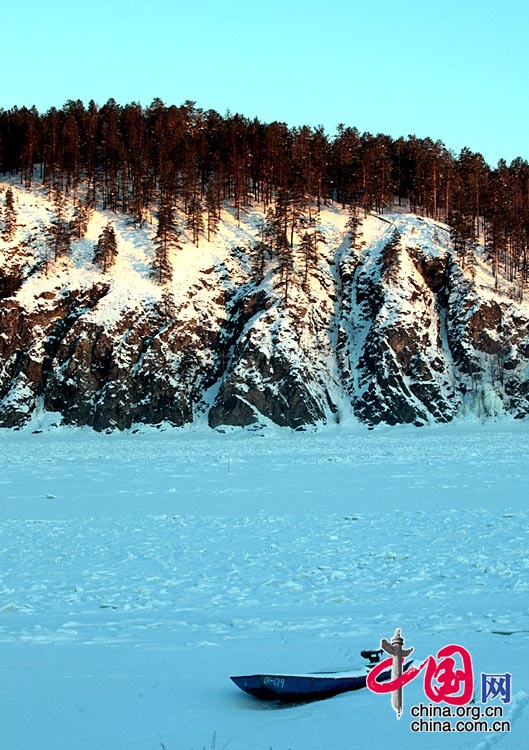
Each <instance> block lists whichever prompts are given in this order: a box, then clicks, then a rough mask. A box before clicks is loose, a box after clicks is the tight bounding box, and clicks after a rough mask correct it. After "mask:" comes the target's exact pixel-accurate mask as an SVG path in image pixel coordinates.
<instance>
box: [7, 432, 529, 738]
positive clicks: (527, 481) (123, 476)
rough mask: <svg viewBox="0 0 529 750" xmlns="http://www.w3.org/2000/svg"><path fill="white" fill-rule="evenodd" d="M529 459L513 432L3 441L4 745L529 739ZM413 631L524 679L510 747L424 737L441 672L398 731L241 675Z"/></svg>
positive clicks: (527, 442) (291, 667)
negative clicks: (275, 691)
mask: <svg viewBox="0 0 529 750" xmlns="http://www.w3.org/2000/svg"><path fill="white" fill-rule="evenodd" d="M33 427H35V425H33ZM528 453H529V429H528V427H527V424H525V423H516V422H508V421H505V422H500V423H497V424H489V425H480V424H477V423H475V424H472V423H469V422H462V421H460V422H456V423H454V424H451V425H447V426H439V427H428V428H423V429H417V428H412V427H399V428H391V429H390V428H378V429H375V430H373V431H369V430H367V429H365V428H360V427H358V428H354V427H351V428H345V427H342V428H339V427H337V428H336V429H329V430H326V431H325V432H316V433H305V434H298V433H291V432H289V431H284V430H273V429H268V430H264V431H261V432H254V433H252V432H248V431H243V430H234V431H232V432H227V433H224V434H220V433H217V432H213V431H206V430H205V429H204V430H203V429H200V428H198V429H189V430H167V431H165V432H164V431H160V430H154V429H153V430H145V429H142V430H141V431H138V432H136V433H135V432H132V431H131V432H128V433H115V434H108V435H106V434H96V433H93V432H91V431H90V430H88V429H77V430H74V429H65V428H61V429H55V430H53V429H51V430H48V429H47V428H45V427H44V429H43V432H37V433H33V432H32V431H31V430H30V429H28V430H25V431H20V432H8V431H2V432H0V498H1V499H0V664H1V665H2V669H1V674H2V679H1V680H0V706H1V709H0V715H1V720H0V746H1V747H2V748H9V750H29V749H30V748H31V749H32V750H33V748H38V750H66V749H67V748H68V750H70V749H71V748H75V749H76V750H77V749H82V748H87V749H88V748H90V750H92V749H93V750H129V749H130V750H151V749H152V750H159V748H161V747H162V746H163V747H165V748H166V750H189V749H190V748H194V749H195V750H201V749H202V748H204V747H205V748H211V747H215V748H217V749H218V748H229V749H230V750H268V748H270V747H272V748H273V750H288V749H289V748H290V749H291V750H324V749H325V748H333V750H346V749H348V748H352V747H355V746H358V747H365V746H368V745H369V746H370V747H372V748H375V749H377V748H383V747H388V746H391V747H394V748H399V749H402V748H408V747H409V748H422V747H435V748H437V747H441V746H442V747H445V746H446V747H450V748H482V749H483V750H485V748H490V747H498V748H513V749H515V748H523V747H524V746H525V743H526V741H527V736H528V732H529V690H528V689H527V670H528V668H529V544H528V531H529V514H528V510H527V497H528V494H529V464H528V462H527V455H528ZM397 627H400V628H402V630H403V634H404V636H405V638H406V643H407V645H413V646H414V647H415V654H416V655H417V657H418V658H424V657H425V656H427V655H428V654H435V653H436V652H437V651H438V650H439V649H440V648H442V647H443V646H445V645H447V644H449V643H456V644H461V645H463V646H464V647H466V648H467V649H468V650H469V651H470V653H471V654H472V657H473V660H474V669H475V672H476V673H479V672H481V671H486V672H491V673H492V672H494V673H504V672H506V671H509V672H511V673H512V676H513V677H512V684H513V701H512V703H511V704H510V705H507V706H505V712H504V718H506V719H508V720H510V721H511V722H512V731H511V733H510V734H470V733H468V734H456V733H453V734H450V735H443V734H440V733H430V734H424V733H423V734H413V733H412V732H411V730H410V715H409V708H410V707H411V706H412V705H414V704H418V703H419V702H420V701H421V700H422V701H425V697H424V693H423V690H422V682H421V680H420V679H417V680H415V681H414V682H412V683H411V684H410V685H409V686H407V687H406V688H405V690H404V701H405V707H404V715H403V717H402V719H401V721H400V722H397V721H396V719H395V714H394V712H393V711H392V710H391V707H390V704H389V698H387V697H386V696H377V695H374V694H371V693H370V692H368V691H367V690H361V691H359V692H356V693H348V694H344V695H342V696H339V697H336V698H332V699H330V700H327V701H322V702H317V703H311V704H307V705H302V706H294V707H291V708H288V709H282V710H277V709H275V708H274V707H273V706H270V705H268V704H264V703H260V702H259V701H257V700H255V699H252V698H250V697H249V696H246V695H244V694H243V693H242V692H241V691H239V690H238V689H237V688H236V687H235V686H234V685H233V684H232V683H231V682H230V680H229V675H230V674H248V673H255V672H274V671H275V672H299V671H301V672H307V671H315V670H320V669H333V668H335V669H347V668H352V667H354V666H357V665H358V663H359V662H360V659H359V656H358V655H359V652H360V651H361V650H362V649H364V648H376V647H378V644H379V641H380V638H381V637H390V636H391V635H392V634H393V632H394V630H395V628H397ZM478 700H479V699H478Z"/></svg>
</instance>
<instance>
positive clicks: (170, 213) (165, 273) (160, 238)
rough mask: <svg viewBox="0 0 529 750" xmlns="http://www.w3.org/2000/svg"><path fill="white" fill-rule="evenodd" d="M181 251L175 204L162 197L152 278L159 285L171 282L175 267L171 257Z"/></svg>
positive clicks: (155, 240)
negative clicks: (176, 251) (174, 252)
mask: <svg viewBox="0 0 529 750" xmlns="http://www.w3.org/2000/svg"><path fill="white" fill-rule="evenodd" d="M180 249H181V242H180V231H179V230H178V228H177V226H176V219H175V214H174V208H173V204H172V201H171V199H170V198H168V197H167V196H162V197H161V198H160V205H159V207H158V228H157V231H156V237H155V239H154V260H153V266H152V276H153V278H154V280H155V281H156V283H157V284H160V285H163V284H167V283H168V282H169V281H171V279H172V276H173V267H172V264H171V259H170V255H171V252H172V251H174V250H180Z"/></svg>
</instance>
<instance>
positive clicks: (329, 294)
mask: <svg viewBox="0 0 529 750" xmlns="http://www.w3.org/2000/svg"><path fill="white" fill-rule="evenodd" d="M370 221H371V222H372V226H375V225H376V226H375V228H376V230H377V231H376V232H373V237H374V239H372V240H370V242H368V243H367V244H366V246H365V247H364V248H363V250H362V251H361V252H359V251H358V250H355V251H354V252H353V251H351V250H350V249H348V246H347V241H346V239H344V234H343V233H341V232H337V231H336V230H334V229H332V228H331V229H329V230H328V235H327V244H326V245H325V246H324V247H323V249H320V258H319V262H318V265H317V267H315V268H313V269H312V270H311V276H310V284H308V285H304V284H302V283H301V281H300V279H301V278H302V277H303V274H301V273H298V274H297V275H296V274H294V275H293V277H292V279H291V280H290V282H289V287H288V290H287V289H286V285H285V282H284V280H282V278H281V276H280V274H279V272H278V271H277V268H274V267H271V268H270V269H269V271H268V274H267V276H266V277H265V279H261V280H259V282H257V281H256V280H255V279H253V278H252V274H251V271H250V270H249V268H248V259H247V257H246V255H245V251H244V248H238V249H237V252H235V251H234V252H233V253H232V254H231V255H230V254H229V253H226V254H225V256H224V257H221V254H219V255H218V257H214V258H213V259H212V260H211V259H209V260H208V259H207V258H205V259H204V260H200V262H199V261H198V260H196V261H195V260H193V258H194V256H191V255H190V256H189V258H188V260H187V261H186V262H193V263H195V262H196V264H197V265H196V269H195V270H194V271H193V272H192V273H191V272H188V271H186V273H188V274H189V277H186V279H185V281H182V282H180V281H178V284H177V285H176V286H175V287H174V289H173V288H168V289H166V290H165V291H164V292H163V294H162V293H161V290H160V289H159V288H156V287H155V286H154V285H152V284H151V285H150V286H146V287H145V290H146V291H141V289H139V290H127V289H126V288H125V286H124V284H123V283H122V282H120V280H119V277H118V275H117V274H116V275H114V276H112V275H104V276H102V275H101V274H99V273H97V272H96V271H90V272H83V273H80V272H78V271H76V272H75V273H74V271H73V270H72V266H71V265H68V263H67V262H66V261H65V262H64V263H63V265H62V266H60V267H59V268H58V270H57V272H56V273H55V275H51V276H50V278H49V279H48V277H46V276H45V275H44V274H43V270H42V263H41V264H40V265H39V262H38V257H32V258H30V259H29V260H28V262H27V263H26V265H25V266H24V268H26V269H31V271H27V272H26V275H25V277H23V274H22V272H21V271H20V269H18V270H17V268H14V267H12V266H10V265H9V263H7V262H6V264H5V266H2V264H1V262H0V297H3V299H2V302H1V305H0V426H2V427H16V426H21V425H23V424H25V423H26V422H27V421H28V420H29V419H30V418H31V415H32V413H33V412H34V410H35V409H36V408H37V407H38V408H39V409H43V410H45V411H46V410H48V411H53V412H60V414H61V415H62V418H63V421H64V422H65V423H67V424H73V425H90V426H92V427H94V428H95V429H97V430H105V429H109V428H118V429H125V428H129V427H131V426H132V425H133V424H135V423H140V422H143V423H149V424H159V423H161V422H169V423H171V424H173V425H184V424H187V423H191V422H193V421H195V420H197V419H199V418H204V419H207V421H208V423H209V425H210V426H211V427H214V428H217V427H220V426H221V425H235V426H249V425H252V424H259V423H262V422H266V421H270V422H273V423H275V424H277V425H281V426H286V427H290V428H294V429H301V428H304V427H305V426H307V425H315V424H323V423H326V422H331V421H339V420H341V419H342V418H343V416H344V414H346V413H347V412H351V411H352V412H353V413H354V414H355V415H356V417H357V418H358V419H360V420H361V421H363V422H366V423H368V424H371V425H373V424H377V423H380V422H385V423H387V424H397V423H411V424H416V425H420V424H425V423H426V422H432V421H435V422H446V421H448V420H450V419H453V418H454V417H455V416H457V415H458V414H461V413H464V412H465V411H467V410H472V411H473V412H474V413H478V414H480V415H482V416H485V417H486V416H495V415H496V414H499V413H502V412H507V413H511V414H513V415H514V416H516V417H518V418H523V417H525V416H527V415H528V414H529V314H528V313H527V308H526V307H525V306H524V305H523V304H521V303H517V302H514V301H512V300H510V299H508V298H507V297H502V296H501V295H500V294H498V293H495V292H494V290H493V289H491V288H487V289H484V288H482V286H480V284H478V283H477V282H476V283H475V282H473V280H472V279H471V278H470V275H469V274H468V273H465V272H464V271H463V270H462V269H461V267H460V266H459V264H458V263H457V262H456V260H455V259H454V257H453V253H452V250H451V246H450V243H449V239H448V235H447V233H446V232H444V230H443V228H442V227H440V226H438V225H435V224H434V223H433V222H427V221H423V220H418V219H417V218H416V217H413V216H394V217H393V220H392V221H393V223H391V222H390V221H389V220H387V219H386V220H385V221H384V223H382V222H379V224H380V226H379V225H377V224H376V222H377V220H376V219H375V218H373V219H370ZM396 228H397V229H398V232H395V229H396ZM123 231H124V232H125V230H123ZM127 231H130V230H127ZM414 243H415V244H414ZM37 244H38V243H36V244H35V243H34V245H35V246H37ZM31 247H33V245H31ZM35 252H36V251H35ZM30 261H31V262H30ZM138 264H139V261H138ZM200 264H201V265H200ZM21 268H22V266H21ZM83 268H84V267H83ZM182 268H184V269H185V268H187V266H184V265H183V266H182ZM39 269H40V270H39ZM135 273H136V272H135ZM143 273H144V276H143V277H141V273H140V272H137V276H138V277H139V278H145V272H143ZM177 278H178V277H177ZM146 283H149V284H150V282H146ZM485 286H486V285H485ZM164 295H165V296H164Z"/></svg>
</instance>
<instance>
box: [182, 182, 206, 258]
mask: <svg viewBox="0 0 529 750" xmlns="http://www.w3.org/2000/svg"><path fill="white" fill-rule="evenodd" d="M186 227H187V229H189V231H190V232H191V234H192V236H193V242H194V244H195V245H196V246H197V247H198V241H199V239H200V235H201V234H203V232H204V217H203V215H202V201H201V200H200V196H199V195H198V193H195V195H193V196H192V197H191V199H190V201H189V206H188V213H187V221H186Z"/></svg>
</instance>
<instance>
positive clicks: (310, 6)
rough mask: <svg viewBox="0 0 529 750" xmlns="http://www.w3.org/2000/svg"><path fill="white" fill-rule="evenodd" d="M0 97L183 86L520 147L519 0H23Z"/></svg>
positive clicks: (294, 120)
mask: <svg viewBox="0 0 529 750" xmlns="http://www.w3.org/2000/svg"><path fill="white" fill-rule="evenodd" d="M10 6H11V7H4V8H3V9H2V26H3V29H2V30H3V34H2V59H3V63H2V72H1V73H0V84H1V85H0V107H3V108H4V109H9V108H10V107H12V106H14V105H17V106H24V105H25V106H31V105H33V104H34V105H35V106H36V107H37V109H39V110H40V111H45V110H46V109H48V108H49V107H50V106H58V107H60V106H62V105H63V104H64V103H65V101H66V100H68V99H82V100H83V101H85V102H88V101H89V100H90V99H92V98H93V99H94V100H95V101H96V102H98V103H99V104H103V103H104V102H105V101H106V100H107V99H109V98H110V97H113V98H115V99H116V100H117V101H118V102H120V103H126V102H131V101H138V102H141V103H142V104H144V105H146V104H149V103H150V102H151V101H152V100H153V99H154V98H155V97H160V98H161V99H163V100H164V101H165V102H166V103H167V104H173V103H174V104H181V103H182V102H184V101H185V100H187V99H191V100H193V101H196V103H197V106H199V107H202V108H204V109H216V110H218V111H219V112H221V113H222V114H224V113H225V112H226V111H227V110H230V111H232V112H240V113H241V114H244V115H246V116H248V117H254V116H256V117H259V118H260V119H261V120H263V121H266V122H269V121H272V120H280V121H283V122H287V123H288V124H290V125H300V124H307V125H313V126H315V125H320V124H321V125H323V126H324V127H325V129H326V130H327V132H329V133H333V132H334V130H335V128H336V125H337V124H338V123H340V122H343V123H345V124H346V125H352V126H356V127H358V129H359V130H360V131H364V130H367V131H369V132H373V133H379V132H381V133H387V134H389V135H391V136H393V137H398V136H400V135H404V136H406V135H409V134H415V135H417V136H419V137H426V136H429V137H431V138H433V139H441V140H442V141H443V142H444V143H445V144H446V145H447V146H448V147H449V148H452V149H453V150H454V151H456V152H457V151H459V150H460V149H461V148H462V147H463V146H468V147H469V148H472V149H473V150H475V151H481V153H483V155H484V156H485V158H486V159H487V161H489V163H491V164H493V165H494V164H495V163H496V162H497V160H498V159H499V158H500V157H503V158H505V159H507V161H510V160H511V159H513V158H514V157H515V156H523V157H524V158H528V159H529V96H528V94H529V91H528V89H529V52H528V49H529V47H528V43H527V34H528V32H529V0H503V2H501V3H500V2H499V0H494V1H492V0H479V2H478V0H464V2H463V0H458V1H457V2H454V0H444V2H443V3H438V2H431V1H430V0H423V2H418V0H401V1H400V2H397V1H395V2H388V1H387V0H362V2H358V1H357V0H335V1H334V2H332V3H331V4H329V5H327V4H324V3H323V2H315V1H314V0H268V1H267V2H258V3H252V2H251V1H250V0H246V1H244V0H225V2H220V1H219V0H203V1H202V2H201V0H186V2H182V0H172V1H171V0H150V2H147V1H144V2H137V1H135V0H127V1H125V0H93V1H92V2H83V3H79V2H76V0H70V1H69V2H67V1H66V0H48V1H47V2H44V1H43V0H18V2H17V3H13V4H10Z"/></svg>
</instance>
